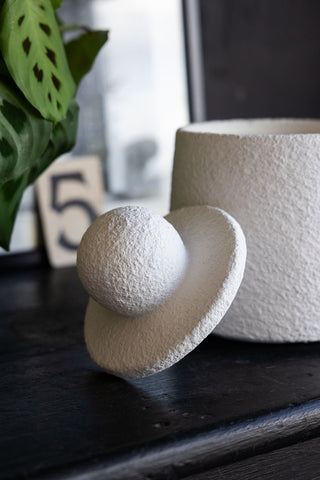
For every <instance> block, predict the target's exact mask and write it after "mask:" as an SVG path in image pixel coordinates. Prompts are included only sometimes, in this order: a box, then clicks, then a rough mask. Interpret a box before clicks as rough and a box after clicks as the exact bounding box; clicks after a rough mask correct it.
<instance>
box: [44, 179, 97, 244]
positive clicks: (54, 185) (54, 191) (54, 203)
mask: <svg viewBox="0 0 320 480" xmlns="http://www.w3.org/2000/svg"><path fill="white" fill-rule="evenodd" d="M64 181H67V182H70V181H75V182H81V183H86V181H85V179H84V178H83V175H82V173H81V172H76V173H62V174H54V175H52V176H51V208H52V209H53V210H55V211H56V212H58V213H61V212H63V211H64V210H66V209H67V208H70V207H78V208H82V209H83V210H85V211H86V212H87V214H88V217H89V220H90V223H92V222H93V221H94V220H95V219H96V218H97V216H98V214H97V213H96V212H95V210H94V209H93V208H92V206H91V205H90V204H89V203H87V202H86V201H84V200H82V199H76V198H75V199H73V200H68V201H66V202H59V200H58V193H59V190H58V187H59V185H60V184H61V182H64ZM58 243H59V245H60V246H61V247H62V248H65V249H67V250H77V248H78V244H77V243H74V242H71V241H69V240H68V238H67V237H66V236H65V233H64V232H62V233H60V235H59V238H58Z"/></svg>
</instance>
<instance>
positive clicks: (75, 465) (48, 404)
mask: <svg viewBox="0 0 320 480" xmlns="http://www.w3.org/2000/svg"><path fill="white" fill-rule="evenodd" d="M86 302H87V296H86V294H85V293H84V291H83V290H82V287H81V285H80V282H79V280H78V278H77V275H76V272H75V270H74V269H72V268H69V269H61V270H56V271H54V270H50V268H48V267H38V268H24V269H19V268H15V269H8V270H6V269H4V270H3V271H2V273H1V275H0V310H1V322H0V391H1V394H0V425H1V437H0V477H1V478H4V479H13V478H21V477H26V478H108V479H109V478H112V479H113V478H114V479H120V478H121V479H122V478H123V479H125V478H130V479H133V480H134V479H138V478H139V479H142V478H143V479H147V478H149V479H151V478H153V479H157V478H159V479H160V478H161V479H170V478H184V477H186V476H188V475H189V476H191V475H197V474H200V473H201V472H205V471H208V470H209V471H210V469H211V470H212V469H216V468H222V467H223V468H227V467H226V466H227V465H232V464H234V465H237V463H238V464H239V462H242V461H245V460H246V459H250V458H251V457H252V458H254V457H255V456H257V455H264V454H266V455H267V454H269V452H272V451H277V450H278V449H283V448H289V449H290V448H293V446H294V445H295V444H299V443H300V442H305V441H306V440H308V439H312V438H316V437H318V436H319V434H320V429H319V426H320V403H319V397H320V355H319V344H311V345H305V344H301V345H299V344H298V345H255V344H247V343H240V342H231V341H227V340H222V339H219V338H215V337H214V336H213V335H212V336H210V337H209V338H207V339H206V340H205V341H204V342H203V343H202V344H201V345H200V346H199V347H198V348H197V349H196V350H195V351H194V352H192V353H191V354H189V355H188V356H187V357H185V358H184V359H183V360H182V361H180V362H179V363H178V364H176V365H175V366H173V367H171V368H170V369H168V370H166V371H164V372H161V373H158V374H156V375H154V376H151V377H148V378H145V379H140V380H130V381H128V380H122V379H119V378H116V377H113V376H110V375H107V374H105V373H104V372H102V371H101V370H100V369H99V368H98V367H97V366H96V365H95V364H93V362H92V361H91V359H90V358H89V356H88V354H87V352H86V349H85V345H84V343H83V337H82V325H83V317H84V311H85V307H86ZM291 446H292V447H291ZM293 459H294V456H293ZM292 461H293V460H292ZM296 463H297V464H298V463H299V456H297V458H296ZM228 468H229V467H228ZM230 468H231V467H230ZM237 468H238V467H237ZM239 468H240V467H239ZM252 468H253V467H252ZM195 478H197V477H195ZM204 478H205V477H204ZM209 478H210V477H209ZM213 478H214V477H213ZM218 478H219V477H218ZM235 478H236V477H235ZM253 478H254V477H253ZM284 478H285V477H284Z"/></svg>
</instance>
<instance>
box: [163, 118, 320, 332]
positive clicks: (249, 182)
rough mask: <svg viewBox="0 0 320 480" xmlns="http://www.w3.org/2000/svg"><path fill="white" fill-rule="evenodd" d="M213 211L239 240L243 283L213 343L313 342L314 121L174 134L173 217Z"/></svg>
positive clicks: (317, 180)
mask: <svg viewBox="0 0 320 480" xmlns="http://www.w3.org/2000/svg"><path fill="white" fill-rule="evenodd" d="M204 204H207V205H212V206H214V207H219V208H221V209H223V210H225V211H227V212H228V213H229V214H231V215H232V216H233V217H234V218H235V219H236V220H237V221H238V222H239V223H240V225H241V226H242V228H243V231H244V233H245V235H246V239H247V248H248V256H247V266H246V271H245V276H244V280H243V282H242V285H241V287H240V289H239V292H238V295H237V297H236V299H235V300H234V302H233V304H232V306H231V308H230V309H229V311H228V313H227V314H226V316H225V317H224V319H223V320H222V322H221V323H220V324H219V325H218V327H217V328H216V329H215V333H218V334H219V335H222V336H225V337H229V338H235V339H241V340H251V341H261V342H308V341H319V340H320V120H319V121H318V120H290V119H281V120H269V119H262V120H260V119H259V120H225V121H211V122H206V123H199V124H192V125H190V126H188V127H185V128H183V129H180V130H179V131H178V132H177V137H176V149H175V159H174V169H173V179H172V198H171V209H177V208H180V207H183V206H191V205H204Z"/></svg>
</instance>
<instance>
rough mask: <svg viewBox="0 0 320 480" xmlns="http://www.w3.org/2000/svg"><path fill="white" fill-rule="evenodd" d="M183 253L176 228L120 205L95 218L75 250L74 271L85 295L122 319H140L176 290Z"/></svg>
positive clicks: (184, 262) (184, 264)
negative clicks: (75, 270)
mask: <svg viewBox="0 0 320 480" xmlns="http://www.w3.org/2000/svg"><path fill="white" fill-rule="evenodd" d="M187 263H188V260H187V252H186V249H185V246H184V244H183V242H182V239H181V237H180V235H179V233H178V232H177V230H175V228H174V227H173V226H172V225H171V223H169V222H168V221H167V220H165V219H164V218H163V217H162V216H160V215H157V214H153V213H151V212H150V211H149V210H147V209H145V208H143V207H131V206H128V207H123V208H117V209H115V210H111V211H110V212H107V213H105V214H103V215H101V216H100V217H98V218H97V219H96V220H95V221H94V222H93V223H92V225H91V226H90V227H89V228H88V230H87V231H86V232H85V234H84V236H83V238H82V240H81V243H80V246H79V248H78V256H77V267H78V273H79V277H80V280H81V282H82V284H83V286H84V288H85V289H86V290H87V292H88V294H89V295H90V296H91V297H92V298H93V299H94V300H96V302H98V303H99V304H100V305H102V306H103V307H105V308H108V309H110V310H113V311H115V312H117V313H120V314H122V315H126V316H130V315H141V314H144V313H147V312H150V311H152V310H153V309H154V308H156V307H157V306H158V305H160V304H162V303H163V302H164V301H165V300H166V299H167V298H168V297H169V296H170V295H171V294H172V293H173V292H174V291H175V289H176V288H177V285H178V284H179V283H180V281H181V280H182V278H183V276H184V273H185V270H186V267H187Z"/></svg>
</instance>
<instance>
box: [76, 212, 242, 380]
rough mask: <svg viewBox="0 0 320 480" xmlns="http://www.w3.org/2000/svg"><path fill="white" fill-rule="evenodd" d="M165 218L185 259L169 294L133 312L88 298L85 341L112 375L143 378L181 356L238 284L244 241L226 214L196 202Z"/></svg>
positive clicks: (221, 312) (208, 330)
mask: <svg viewBox="0 0 320 480" xmlns="http://www.w3.org/2000/svg"><path fill="white" fill-rule="evenodd" d="M166 220H167V221H168V222H170V224H172V225H173V227H174V228H175V229H176V230H177V232H178V233H179V235H180V237H181V239H182V241H183V244H184V247H185V249H186V252H187V259H188V261H187V265H186V269H185V271H184V274H183V277H182V279H181V280H180V281H179V283H178V284H177V286H176V288H175V290H174V291H173V292H170V295H169V297H168V298H167V299H166V300H165V301H164V302H162V303H161V304H160V305H158V306H156V308H154V309H153V310H152V311H150V312H148V313H144V314H141V315H134V316H132V315H131V316H127V315H123V314H121V313H116V312H115V311H112V310H110V309H108V308H105V307H104V306H102V305H101V304H99V303H97V302H96V301H95V300H94V299H93V298H90V300H89V304H88V307H87V311H86V317H85V341H86V345H87V348H88V351H89V353H90V355H91V357H92V359H93V360H94V361H95V362H96V363H97V364H98V365H100V366H101V367H102V368H103V369H104V370H105V371H107V372H108V373H111V374H113V375H117V376H120V377H144V376H147V375H151V374H154V373H156V372H158V371H161V370H163V369H165V368H167V367H170V366H171V365H173V364H174V363H176V362H177V361H179V360H180V359H182V358H183V357H184V356H185V355H186V354H188V353H189V352H190V351H191V350H193V349H194V348H195V347H196V346H197V345H198V344H199V343H200V342H201V341H202V340H204V338H205V337H207V336H208V335H209V334H210V333H211V332H212V331H213V329H214V328H215V326H216V325H217V324H218V323H219V322H220V320H221V319H222V317H223V316H224V314H225V313H226V311H227V310H228V308H229V307H230V305H231V303H232V301H233V299H234V297H235V295H236V293H237V290H238V288H239V286H240V284H241V281H242V277H243V273H244V268H245V261H246V243H245V238H244V234H243V232H242V229H241V227H240V226H239V224H238V223H237V222H236V220H234V219H233V218H232V217H231V216H230V215H229V214H227V213H226V212H224V211H222V210H220V209H218V208H213V207H210V206H194V207H186V208H181V209H179V210H175V211H173V212H171V213H170V214H169V215H167V217H166ZM80 278H81V276H80Z"/></svg>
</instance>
